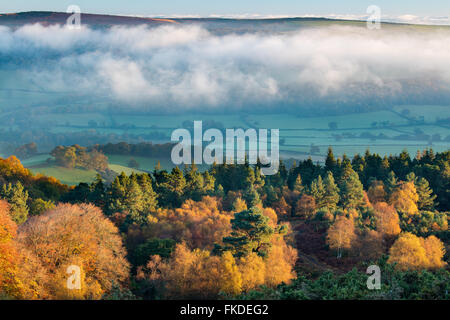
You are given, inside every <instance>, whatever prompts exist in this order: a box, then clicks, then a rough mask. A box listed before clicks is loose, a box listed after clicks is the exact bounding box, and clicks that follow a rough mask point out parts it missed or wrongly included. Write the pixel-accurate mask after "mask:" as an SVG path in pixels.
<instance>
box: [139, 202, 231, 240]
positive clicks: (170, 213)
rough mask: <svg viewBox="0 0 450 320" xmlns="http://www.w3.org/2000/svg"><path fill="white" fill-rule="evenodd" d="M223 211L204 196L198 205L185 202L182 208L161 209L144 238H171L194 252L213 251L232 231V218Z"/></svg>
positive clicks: (218, 205)
mask: <svg viewBox="0 0 450 320" xmlns="http://www.w3.org/2000/svg"><path fill="white" fill-rule="evenodd" d="M220 207H221V204H220V201H219V200H218V199H217V198H215V197H210V196H205V197H203V198H202V200H201V201H198V202H196V201H193V200H186V201H185V202H184V203H183V204H182V206H181V208H177V209H158V210H157V211H156V212H155V213H153V214H152V215H151V216H150V217H149V226H148V227H147V228H146V229H145V230H144V234H145V237H147V238H153V237H155V238H171V239H174V240H176V241H185V242H186V244H187V245H188V246H190V247H191V248H202V249H212V247H213V245H214V243H217V242H221V240H222V238H223V237H224V236H225V235H227V234H228V232H229V230H230V228H231V224H230V220H231V218H232V217H233V214H232V213H231V212H227V211H222V210H220Z"/></svg>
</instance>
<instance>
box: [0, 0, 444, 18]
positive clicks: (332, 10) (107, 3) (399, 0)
mask: <svg viewBox="0 0 450 320" xmlns="http://www.w3.org/2000/svg"><path fill="white" fill-rule="evenodd" d="M72 4H74V5H78V6H79V7H80V8H81V11H82V12H85V13H105V14H124V15H145V16H155V15H156V16H183V15H184V16H211V15H219V16H220V15H225V16H230V15H236V16H239V15H241V16H243V15H250V16H251V15H261V16H277V15H282V16H286V15H287V16H303V15H318V16H330V15H338V16H343V15H349V16H350V15H354V16H360V15H365V14H366V9H367V7H368V6H369V5H377V6H378V7H380V8H381V11H382V15H385V16H404V15H410V16H418V17H429V16H433V17H443V16H444V17H448V16H450V1H449V0H426V1H425V0H396V1H392V0H339V1H336V0H316V1H304V0H227V1H223V0H221V1H214V0H164V1H143V0H127V1H123V0H122V1H118V0H95V1H93V0H71V1H65V0H14V1H11V0H0V12H2V13H11V12H20V11H38V10H41V11H44V10H45V11H66V9H67V7H68V6H69V5H72Z"/></svg>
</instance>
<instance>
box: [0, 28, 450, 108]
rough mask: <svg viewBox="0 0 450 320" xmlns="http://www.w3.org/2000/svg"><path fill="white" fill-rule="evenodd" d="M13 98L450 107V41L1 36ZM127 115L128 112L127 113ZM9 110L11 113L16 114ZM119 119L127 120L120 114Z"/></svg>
mask: <svg viewBox="0 0 450 320" xmlns="http://www.w3.org/2000/svg"><path fill="white" fill-rule="evenodd" d="M0 39H1V41H0V71H1V70H3V71H5V72H8V73H9V74H11V75H12V74H14V73H16V74H20V79H21V81H23V84H22V83H20V81H11V82H9V81H8V79H3V80H2V81H1V82H0V86H1V87H2V89H3V90H5V89H7V90H8V89H14V90H16V89H23V87H22V85H23V86H26V87H27V88H30V86H32V87H33V88H38V89H39V90H42V91H45V92H53V93H55V92H56V93H58V92H59V93H62V95H64V94H67V96H69V97H70V96H84V97H92V98H93V99H96V100H97V101H101V100H104V101H108V103H110V104H111V105H113V106H117V108H118V109H123V108H126V109H128V110H130V109H131V110H133V111H138V110H144V111H154V112H157V111H162V110H163V111H164V112H169V113H176V112H178V113H182V112H191V111H192V110H199V111H202V112H221V111H223V110H225V109H226V110H230V109H231V110H234V111H243V112H248V111H261V112H265V111H266V112H283V111H289V112H301V111H302V110H306V109H309V110H311V109H313V110H321V112H323V111H327V110H329V111H330V113H336V112H337V111H338V112H345V110H352V111H355V110H367V109H377V108H388V107H390V106H392V105H395V104H441V105H446V104H449V105H450V31H449V30H446V29H427V30H422V29H420V28H418V29H411V28H407V29H405V30H403V31H402V29H401V28H395V29H382V30H368V29H365V28H361V27H352V26H336V25H334V26H322V27H316V28H302V29H299V30H298V31H293V32H289V33H286V34H275V33H267V34H261V33H258V34H254V33H253V34H239V35H238V34H227V35H215V34H211V33H210V32H208V31H207V30H206V29H204V28H202V27H201V26H199V25H184V26H174V25H170V26H169V25H165V26H160V27H157V28H150V27H146V26H137V27H112V28H110V29H107V30H93V29H89V28H87V27H83V28H82V29H81V30H70V29H67V28H66V27H64V26H58V25H53V26H48V27H45V26H42V25H39V24H34V25H26V26H23V27H21V28H18V29H14V30H13V29H10V28H8V27H0ZM124 106H125V107H124ZM5 108H7V106H2V109H3V110H5ZM118 111H119V110H118Z"/></svg>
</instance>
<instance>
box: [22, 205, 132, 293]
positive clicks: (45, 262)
mask: <svg viewBox="0 0 450 320" xmlns="http://www.w3.org/2000/svg"><path fill="white" fill-rule="evenodd" d="M18 241H19V243H20V244H21V245H22V246H23V247H24V248H25V249H26V250H28V251H29V252H30V253H31V254H32V255H34V256H35V257H37V259H38V260H39V261H40V262H41V263H42V266H43V267H44V268H45V269H46V270H47V272H48V273H49V274H51V275H52V276H51V277H50V278H49V281H48V283H46V286H47V288H46V289H48V290H49V292H50V296H51V297H52V298H56V299H61V298H64V299H65V298H76V299H99V298H100V297H101V296H102V294H104V293H105V292H108V291H109V290H110V289H111V287H112V284H113V282H116V283H124V281H126V279H127V277H128V262H127V261H126V258H125V254H126V252H125V249H124V248H123V246H122V239H121V237H120V236H119V234H118V230H117V228H116V227H115V226H114V225H113V224H112V223H111V222H110V221H109V220H108V219H107V218H106V217H104V216H103V214H102V212H101V211H100V210H99V209H98V208H96V207H94V206H92V205H86V204H82V205H69V204H61V205H58V206H57V207H56V208H55V209H53V210H50V211H47V212H46V213H44V214H42V215H40V216H34V217H32V218H30V219H29V220H28V221H27V223H26V224H24V225H23V227H22V228H21V230H20V233H19V236H18ZM70 265H77V266H79V267H80V269H81V270H82V288H81V290H69V289H68V288H67V287H65V285H64V284H65V283H66V281H65V280H66V279H67V268H68V267H69V266H70Z"/></svg>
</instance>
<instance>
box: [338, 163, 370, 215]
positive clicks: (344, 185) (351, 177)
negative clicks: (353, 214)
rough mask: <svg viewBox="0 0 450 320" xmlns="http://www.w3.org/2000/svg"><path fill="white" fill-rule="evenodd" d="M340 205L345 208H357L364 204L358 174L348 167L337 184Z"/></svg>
mask: <svg viewBox="0 0 450 320" xmlns="http://www.w3.org/2000/svg"><path fill="white" fill-rule="evenodd" d="M339 189H340V192H341V193H340V198H341V204H342V206H343V207H345V208H357V207H358V206H361V205H363V204H364V189H363V185H362V183H361V181H360V180H359V177H358V174H357V173H356V172H355V171H354V170H353V169H351V168H348V166H347V167H346V168H345V174H344V175H343V176H342V177H341V182H340V184H339Z"/></svg>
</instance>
